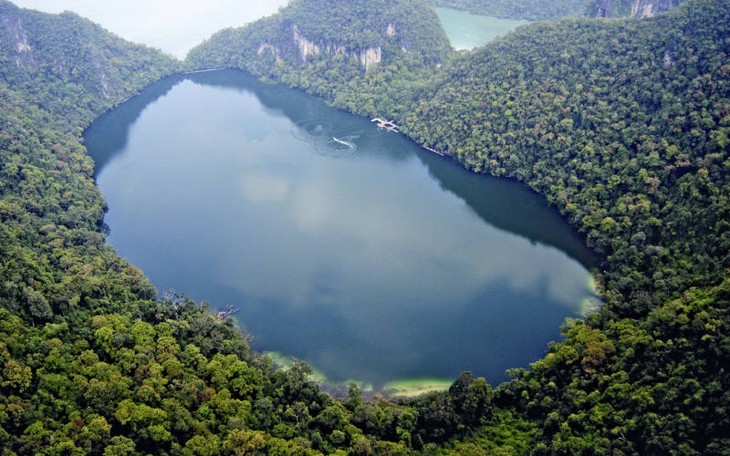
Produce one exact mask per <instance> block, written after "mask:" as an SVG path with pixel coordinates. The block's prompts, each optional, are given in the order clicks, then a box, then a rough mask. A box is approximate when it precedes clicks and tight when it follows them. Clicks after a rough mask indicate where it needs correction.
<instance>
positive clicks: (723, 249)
mask: <svg viewBox="0 0 730 456" xmlns="http://www.w3.org/2000/svg"><path fill="white" fill-rule="evenodd" d="M728 23H730V3H728V2H727V1H721V0H696V1H692V2H690V3H688V4H685V5H684V6H682V7H679V8H678V9H676V10H674V11H673V12H670V13H667V14H665V15H661V16H659V17H656V18H653V19H644V20H628V19H627V20H614V21H604V20H591V19H574V20H563V21H560V22H554V23H543V24H533V25H532V26H530V27H522V28H520V29H519V30H518V31H517V32H515V33H513V34H512V35H511V36H510V37H509V38H508V39H503V40H501V41H499V42H497V43H494V44H493V45H490V46H486V47H484V48H483V49H481V50H479V51H478V52H476V53H475V54H473V55H470V56H466V57H464V58H463V59H461V60H460V61H459V62H458V63H455V64H454V66H453V68H451V69H450V70H449V72H448V73H446V74H442V75H441V76H439V77H438V78H437V79H436V80H434V81H433V82H432V83H431V84H430V85H429V86H428V87H426V88H424V89H423V91H422V93H423V96H422V98H421V99H422V101H421V103H420V106H419V107H418V108H417V109H416V110H415V111H414V112H413V113H412V114H411V115H410V116H409V117H407V118H406V119H405V128H407V130H408V132H409V134H410V135H411V136H412V137H413V138H414V139H416V141H418V142H422V143H425V144H427V145H430V146H433V147H436V148H438V149H445V150H447V151H448V152H450V153H451V154H452V155H454V156H455V157H456V158H457V159H458V160H459V161H461V162H463V163H464V164H465V165H466V166H467V167H469V168H470V169H473V170H474V171H476V172H488V173H491V174H493V175H497V176H507V177H512V178H516V179H519V180H521V181H523V182H526V183H527V184H528V185H529V186H530V187H532V188H533V189H535V190H536V191H538V192H539V193H541V194H544V195H545V196H546V197H547V198H548V200H550V201H551V202H552V203H554V204H556V205H557V206H558V207H559V208H560V210H561V211H563V212H564V213H565V214H566V215H567V216H568V218H569V219H570V221H571V222H572V223H573V224H575V225H576V226H578V227H579V228H580V229H581V230H583V231H585V232H586V233H587V234H588V236H589V243H590V246H591V247H593V248H594V249H596V250H597V251H598V252H599V253H601V254H602V255H604V256H605V257H606V258H607V263H606V266H607V267H606V269H607V270H608V272H607V273H606V275H605V277H606V289H607V290H608V296H607V297H608V302H609V304H611V306H613V305H614V304H616V305H617V306H623V307H626V308H627V309H626V311H627V312H628V311H630V312H635V313H641V312H643V311H645V310H646V309H648V308H650V307H651V306H652V305H653V304H654V303H656V302H657V300H658V299H661V298H663V297H668V296H674V294H675V293H677V292H678V291H682V290H684V289H686V288H687V287H689V286H692V285H708V284H714V283H718V282H719V281H720V280H721V278H722V277H723V275H724V273H725V271H726V268H727V267H728V266H730V264H728V262H727V261H728V258H727V255H728V252H729V251H730V242H729V241H728V238H727V236H728V233H727V229H728V223H727V220H728V218H729V217H728V213H727V211H728V206H727V201H726V195H727V194H728V190H730V189H729V188H728V174H727V169H726V166H727V163H726V160H727V159H728V156H727V153H728V144H729V143H728V132H729V130H728V127H730V125H728V122H729V121H730V117H729V116H730V105H729V104H728V91H729V90H730V86H729V82H728V66H727V65H728V55H730V43H729V42H728V29H727V24H728ZM618 302H622V303H625V304H618Z"/></svg>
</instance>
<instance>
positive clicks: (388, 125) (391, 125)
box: [370, 117, 400, 133]
mask: <svg viewBox="0 0 730 456" xmlns="http://www.w3.org/2000/svg"><path fill="white" fill-rule="evenodd" d="M370 122H374V123H376V124H377V125H378V128H382V129H383V130H388V131H392V132H393V133H399V131H400V127H399V126H398V125H396V124H395V122H394V121H392V120H385V119H382V118H380V117H376V118H374V119H373V120H371V121H370Z"/></svg>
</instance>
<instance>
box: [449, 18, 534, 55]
mask: <svg viewBox="0 0 730 456" xmlns="http://www.w3.org/2000/svg"><path fill="white" fill-rule="evenodd" d="M435 9H436V14H438V17H439V19H441V24H442V25H443V27H444V30H445V31H446V35H447V36H448V37H449V41H451V46H452V47H453V48H454V49H457V50H471V49H474V48H475V47H479V46H483V45H485V44H487V43H489V42H490V41H492V40H493V39H495V38H497V37H499V36H504V35H506V34H507V33H509V32H511V31H512V30H514V29H515V28H517V27H518V26H520V25H523V24H527V23H528V21H523V20H515V19H500V18H497V17H490V16H477V15H474V14H471V13H467V12H465V11H458V10H455V9H450V8H435Z"/></svg>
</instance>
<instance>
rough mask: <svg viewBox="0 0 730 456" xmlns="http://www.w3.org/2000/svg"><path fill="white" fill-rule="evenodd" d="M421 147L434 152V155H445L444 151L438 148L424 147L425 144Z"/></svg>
mask: <svg viewBox="0 0 730 456" xmlns="http://www.w3.org/2000/svg"><path fill="white" fill-rule="evenodd" d="M423 148H424V149H426V150H427V151H429V152H433V153H434V154H436V155H441V156H442V157H445V156H446V154H445V153H444V152H443V151H440V150H436V149H434V148H433V147H426V146H423Z"/></svg>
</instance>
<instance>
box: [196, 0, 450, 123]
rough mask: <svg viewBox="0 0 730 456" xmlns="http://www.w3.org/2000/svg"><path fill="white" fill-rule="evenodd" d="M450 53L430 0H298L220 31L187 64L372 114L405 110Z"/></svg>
mask: <svg viewBox="0 0 730 456" xmlns="http://www.w3.org/2000/svg"><path fill="white" fill-rule="evenodd" d="M451 53H452V50H451V47H450V45H449V40H448V38H447V37H446V34H445V32H444V31H443V28H442V27H441V23H440V22H439V19H438V17H437V16H436V14H435V13H434V12H433V10H431V8H429V6H428V5H427V4H426V3H425V0H294V1H292V2H291V3H290V4H289V5H288V6H287V7H286V8H284V9H282V10H281V11H280V12H279V13H278V14H276V15H274V16H271V17H269V18H266V19H262V20H260V21H257V22H255V23H253V24H250V25H248V26H246V27H242V28H238V29H227V30H223V31H221V32H219V33H217V34H216V35H214V36H213V37H212V38H211V39H209V40H208V41H206V42H204V43H203V44H201V45H199V46H198V47H196V48H194V49H193V50H191V51H190V53H189V54H188V57H187V59H186V62H187V64H188V65H189V66H190V68H192V69H204V68H220V67H225V68H240V69H244V70H246V71H248V72H250V73H252V74H254V75H256V76H259V77H263V78H266V79H270V80H274V81H278V82H282V83H284V84H287V85H290V86H293V87H299V88H302V89H304V90H306V91H307V92H309V93H312V94H315V95H319V96H321V97H324V98H325V99H327V100H329V101H330V102H332V103H334V104H335V105H337V106H338V107H341V108H345V109H348V110H350V111H353V112H357V113H360V114H367V115H371V114H376V113H379V112H380V113H382V111H387V112H392V111H393V110H395V109H397V108H399V107H402V106H403V104H404V103H405V102H406V101H405V97H409V96H410V93H405V91H404V90H401V88H404V87H409V86H410V85H411V84H412V83H414V82H415V81H417V80H421V79H425V78H427V77H428V76H431V75H432V74H433V73H434V71H435V69H436V68H438V67H439V66H441V65H442V64H443V63H444V62H446V61H447V60H448V59H449V57H450V55H451ZM384 91H386V92H387V93H383V92H384ZM378 93H379V95H381V96H377V95H376V94H378ZM378 103H379V106H376V104H378Z"/></svg>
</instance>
